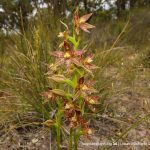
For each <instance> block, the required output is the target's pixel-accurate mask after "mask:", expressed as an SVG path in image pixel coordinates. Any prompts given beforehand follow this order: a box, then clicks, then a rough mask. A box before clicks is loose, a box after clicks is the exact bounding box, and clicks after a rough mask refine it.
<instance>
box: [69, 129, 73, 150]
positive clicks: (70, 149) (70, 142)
mask: <svg viewBox="0 0 150 150" xmlns="http://www.w3.org/2000/svg"><path fill="white" fill-rule="evenodd" d="M72 136H73V129H72V128H71V129H70V136H69V150H72Z"/></svg>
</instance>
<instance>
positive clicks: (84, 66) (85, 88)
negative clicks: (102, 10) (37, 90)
mask: <svg viewBox="0 0 150 150" xmlns="http://www.w3.org/2000/svg"><path fill="white" fill-rule="evenodd" d="M91 16H92V13H90V14H87V15H84V16H82V17H79V13H78V9H76V11H75V13H74V15H73V26H74V28H73V32H72V34H73V35H72V36H71V31H70V30H69V27H68V26H67V25H66V24H65V23H63V22H61V23H62V24H63V25H64V27H65V29H66V30H65V31H64V32H60V33H59V35H58V37H59V38H61V39H62V40H63V41H62V43H61V44H60V46H59V48H60V50H56V51H54V52H52V53H51V55H52V56H53V57H54V58H55V62H54V63H53V64H51V65H49V71H48V78H49V79H50V80H51V81H52V82H54V84H53V85H54V87H53V88H49V90H48V91H46V92H44V93H42V95H43V96H44V99H45V101H44V103H50V106H51V108H52V110H53V111H54V112H55V113H54V116H53V118H50V119H49V120H47V121H45V122H44V123H43V124H44V125H46V126H49V127H51V126H54V127H55V129H56V134H57V145H58V146H57V147H58V150H60V138H61V129H64V128H65V127H67V129H68V130H69V139H70V149H73V148H74V149H77V145H78V140H79V138H80V136H81V135H89V134H92V130H91V129H90V128H89V122H88V120H87V119H86V113H87V112H89V111H92V112H93V113H95V107H94V106H95V105H97V104H99V102H98V100H99V97H98V96H97V95H96V94H97V90H96V89H94V87H93V86H94V84H95V81H94V80H92V78H93V77H94V75H93V70H94V69H96V68H97V67H96V66H95V65H94V64H92V62H93V57H94V55H93V54H90V55H87V54H86V52H87V50H86V49H85V48H83V49H79V45H80V41H81V40H80V32H81V30H83V31H85V32H88V33H89V32H90V31H89V29H92V28H95V26H93V25H91V24H89V23H87V21H88V20H89V18H90V17H91Z"/></svg>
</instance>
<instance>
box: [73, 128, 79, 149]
mask: <svg viewBox="0 0 150 150" xmlns="http://www.w3.org/2000/svg"><path fill="white" fill-rule="evenodd" d="M73 133H74V134H73V136H74V146H75V148H74V149H75V150H77V148H78V137H77V134H76V129H74V132H73Z"/></svg>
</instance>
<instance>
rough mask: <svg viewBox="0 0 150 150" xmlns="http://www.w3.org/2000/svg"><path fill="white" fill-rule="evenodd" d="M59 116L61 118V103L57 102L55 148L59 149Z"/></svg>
mask: <svg viewBox="0 0 150 150" xmlns="http://www.w3.org/2000/svg"><path fill="white" fill-rule="evenodd" d="M61 118H62V104H61V102H60V103H58V112H57V117H56V120H57V126H56V133H57V149H58V150H60V138H61V133H60V130H61Z"/></svg>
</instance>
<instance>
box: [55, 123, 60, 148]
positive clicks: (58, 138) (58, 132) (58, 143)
mask: <svg viewBox="0 0 150 150" xmlns="http://www.w3.org/2000/svg"><path fill="white" fill-rule="evenodd" d="M56 132H57V149H58V150H60V125H58V126H57V129H56Z"/></svg>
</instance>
